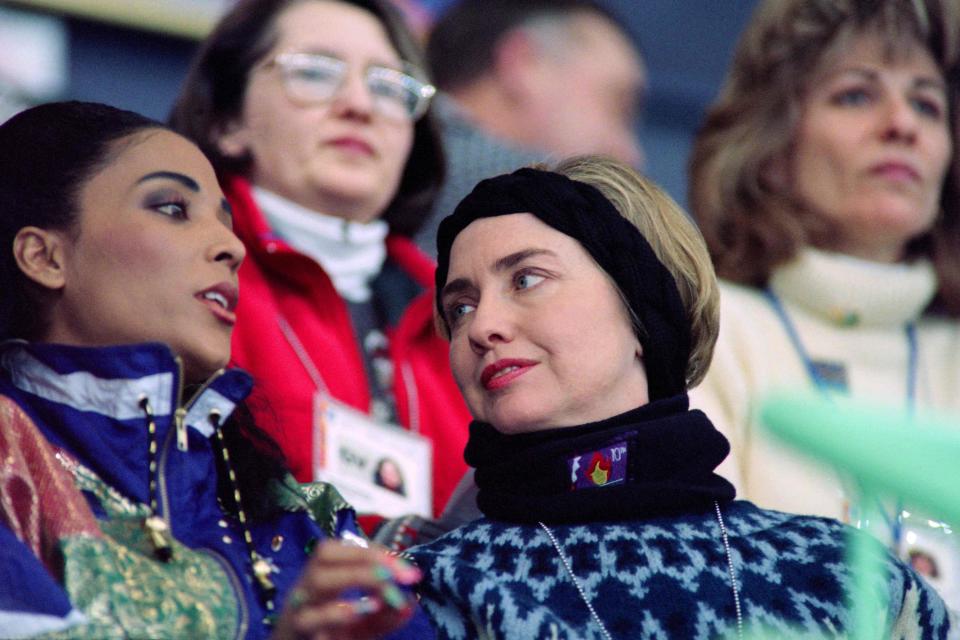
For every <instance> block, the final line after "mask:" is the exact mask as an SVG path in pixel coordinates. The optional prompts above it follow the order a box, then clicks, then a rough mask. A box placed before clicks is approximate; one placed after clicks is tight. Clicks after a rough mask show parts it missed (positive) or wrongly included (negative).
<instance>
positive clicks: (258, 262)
mask: <svg viewBox="0 0 960 640" xmlns="http://www.w3.org/2000/svg"><path fill="white" fill-rule="evenodd" d="M224 190H225V192H226V195H227V199H228V200H229V201H230V205H231V206H232V207H233V221H234V230H235V231H236V233H237V235H239V236H240V239H241V240H242V241H243V243H244V245H246V247H247V258H246V260H245V261H244V263H243V265H242V266H241V267H240V291H241V295H240V304H239V306H238V308H237V324H236V327H235V328H234V331H233V361H234V362H235V363H236V364H237V365H238V366H240V367H242V368H244V369H246V370H247V371H249V372H250V373H251V374H252V375H253V376H254V378H255V380H256V387H257V388H258V389H259V392H258V395H259V398H260V399H263V398H265V399H266V402H265V403H264V402H258V401H257V399H256V398H255V399H254V400H253V401H252V402H251V409H252V410H253V412H254V415H255V417H256V419H257V423H258V424H259V425H260V426H261V427H262V428H263V429H265V430H266V431H267V432H268V433H270V434H271V435H272V436H273V437H274V438H275V439H276V440H277V442H278V443H279V444H280V447H281V448H282V449H283V452H284V453H285V454H286V456H287V459H288V462H289V464H290V466H291V468H292V469H293V472H294V474H295V475H296V477H297V479H298V480H301V481H307V480H311V479H312V478H311V475H312V469H311V467H312V450H311V447H312V443H313V436H312V420H313V394H314V390H315V387H314V384H313V382H312V380H311V378H310V376H309V374H308V373H307V371H306V369H305V368H304V366H303V364H302V363H301V361H300V360H299V359H298V358H297V355H296V354H295V352H294V350H293V348H292V347H291V346H290V344H289V342H288V341H287V339H286V338H285V337H284V335H283V333H282V332H281V330H280V327H279V324H278V317H279V315H280V312H281V311H282V313H283V317H284V318H286V320H287V321H288V322H289V323H290V325H291V326H292V327H293V329H294V332H295V333H296V336H297V337H298V338H299V339H300V341H301V342H302V343H303V346H304V348H305V349H306V351H307V353H308V354H309V356H310V359H311V360H312V361H313V363H314V364H315V365H316V367H317V368H318V369H319V371H320V376H321V377H322V378H323V381H324V383H325V384H326V386H327V388H328V389H329V392H330V393H331V394H332V395H333V396H334V397H335V398H336V399H337V400H340V401H341V402H344V403H346V404H349V405H351V406H353V407H355V408H357V409H359V410H360V411H363V412H367V411H368V410H369V407H370V389H369V384H368V382H367V377H366V371H365V370H364V366H363V359H362V358H363V356H362V355H361V353H360V348H359V346H358V344H357V338H356V336H354V333H353V326H352V323H351V320H350V312H349V310H348V309H347V305H346V303H345V302H344V301H343V299H342V298H340V295H339V294H338V293H337V291H336V289H334V287H333V283H332V282H331V280H330V278H329V277H328V276H327V274H326V273H325V272H324V270H323V268H322V267H320V265H318V264H317V263H316V262H315V261H314V260H313V259H312V258H309V257H307V256H305V255H303V254H301V253H299V252H297V251H296V250H295V249H293V248H292V247H290V246H289V245H287V244H286V243H285V242H283V241H282V240H280V239H279V238H277V237H275V236H274V235H273V234H272V232H271V230H270V228H269V227H268V226H267V222H266V220H265V219H264V217H263V215H262V213H261V212H260V210H259V208H258V207H257V205H256V203H255V202H254V201H253V198H252V195H251V192H250V185H249V183H247V182H246V181H245V180H243V179H241V178H231V179H228V180H227V181H226V184H225V185H224ZM387 256H388V257H387V259H388V260H392V261H393V262H394V263H396V264H397V265H398V266H399V267H400V268H401V269H403V271H404V272H405V273H407V274H408V275H409V276H410V277H411V278H412V279H413V280H414V281H416V282H417V283H418V284H420V285H421V286H423V287H424V288H425V289H426V291H424V292H423V293H422V294H421V295H420V296H418V297H417V298H416V299H414V300H413V301H412V302H411V303H410V305H409V306H408V307H407V309H406V311H404V313H403V316H402V317H401V320H400V322H399V324H398V325H397V326H395V327H391V328H390V329H389V330H388V332H387V333H388V335H389V338H390V352H391V358H392V360H393V364H394V371H395V376H394V379H395V382H394V389H393V392H394V397H395V399H396V406H397V416H398V419H399V421H400V423H401V424H402V425H403V426H404V427H406V428H407V429H410V430H412V431H415V432H418V433H419V434H420V435H423V436H425V437H426V438H428V439H429V440H430V441H431V442H432V443H433V509H434V515H439V514H440V511H441V510H442V509H443V506H444V505H445V504H446V502H447V499H448V498H449V497H450V494H451V493H452V492H453V489H454V487H456V485H457V482H458V481H459V480H460V478H461V476H462V475H463V473H464V472H465V471H466V469H467V467H466V463H464V461H463V449H464V446H465V445H466V442H467V425H468V424H469V421H470V414H469V412H468V411H467V408H466V405H465V404H464V402H463V399H462V398H461V396H460V392H459V390H458V389H457V387H456V384H455V383H454V381H453V376H452V374H451V373H450V364H449V359H448V345H447V343H446V341H445V340H443V339H442V338H441V337H440V336H438V335H437V333H436V331H435V330H434V326H433V294H432V288H433V272H434V269H435V265H434V264H433V262H432V261H431V260H430V259H429V258H427V257H426V256H425V255H424V254H422V253H421V252H420V251H419V249H417V247H416V245H414V243H413V242H411V241H410V240H408V239H407V238H403V237H400V236H390V237H388V238H387Z"/></svg>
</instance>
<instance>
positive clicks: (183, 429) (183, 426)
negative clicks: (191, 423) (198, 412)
mask: <svg viewBox="0 0 960 640" xmlns="http://www.w3.org/2000/svg"><path fill="white" fill-rule="evenodd" d="M186 418H187V410H186V409H184V408H183V407H180V408H178V409H177V410H176V411H174V412H173V424H174V425H175V426H176V429H177V449H179V450H180V451H186V450H187V448H188V447H187V423H186Z"/></svg>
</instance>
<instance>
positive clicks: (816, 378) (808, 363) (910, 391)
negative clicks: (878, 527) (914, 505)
mask: <svg viewBox="0 0 960 640" xmlns="http://www.w3.org/2000/svg"><path fill="white" fill-rule="evenodd" d="M764 295H765V296H766V298H767V300H768V301H769V302H770V306H771V307H773V310H774V311H775V312H776V314H777V316H778V317H779V318H780V323H781V324H782V325H783V328H784V330H785V331H786V332H787V336H788V337H789V338H790V342H791V343H792V344H793V348H794V350H795V351H796V352H797V355H798V356H800V359H801V360H802V361H803V366H804V368H805V369H806V370H807V375H809V376H810V379H811V380H812V381H813V383H814V385H816V387H817V389H818V390H819V391H821V392H822V393H823V394H824V395H825V396H827V397H829V393H828V392H829V389H830V384H829V382H828V381H827V380H825V379H824V377H823V375H822V374H821V373H820V370H819V369H818V368H817V366H816V364H815V363H814V361H813V358H811V357H810V354H809V353H808V352H807V350H806V348H805V347H804V344H803V341H802V340H801V339H800V332H799V331H797V327H796V325H795V324H794V323H793V319H792V318H791V317H790V314H789V313H787V309H786V307H784V306H783V302H782V301H781V300H780V298H779V297H778V296H777V294H775V293H774V292H773V291H772V290H771V289H770V288H769V287H767V288H766V289H764ZM904 332H905V333H906V338H907V397H906V401H907V412H908V413H910V414H911V415H912V414H913V413H914V412H915V410H916V403H917V361H918V351H919V350H918V348H917V328H916V325H915V324H914V323H913V322H908V323H907V325H906V326H905V327H904ZM878 507H879V509H878V510H879V512H880V514H881V515H882V516H883V519H884V521H885V522H886V524H887V526H888V527H889V528H890V532H891V536H892V538H893V543H894V548H899V546H900V538H901V536H902V533H903V517H902V513H903V503H902V502H901V500H900V499H899V498H898V499H897V505H896V509H895V511H894V515H893V516H892V517H891V516H890V514H888V513H887V510H886V509H885V508H883V506H882V505H878Z"/></svg>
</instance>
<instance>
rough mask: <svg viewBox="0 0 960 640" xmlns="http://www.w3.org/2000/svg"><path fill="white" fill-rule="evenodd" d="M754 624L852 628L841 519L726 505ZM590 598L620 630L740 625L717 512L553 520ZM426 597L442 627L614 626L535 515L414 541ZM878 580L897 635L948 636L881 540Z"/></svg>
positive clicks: (462, 637) (798, 629)
mask: <svg viewBox="0 0 960 640" xmlns="http://www.w3.org/2000/svg"><path fill="white" fill-rule="evenodd" d="M723 513H724V522H725V525H726V527H727V530H728V534H729V542H730V550H731V557H732V561H733V565H734V570H735V573H736V577H737V583H738V586H739V593H740V599H741V605H742V611H743V619H744V625H745V629H746V631H747V633H748V635H749V634H751V633H753V634H756V636H755V637H764V638H766V637H770V638H773V637H776V638H844V637H847V635H848V633H849V625H850V612H849V610H848V608H847V606H846V604H845V603H846V601H847V596H848V592H849V590H850V588H851V573H850V569H849V566H848V565H847V564H846V563H845V560H844V558H845V544H844V543H845V536H847V535H863V534H861V533H859V532H855V531H853V530H852V529H850V528H848V527H845V526H844V525H842V524H840V523H838V522H836V521H834V520H830V519H826V518H818V517H809V516H795V515H791V514H786V513H782V512H776V511H768V510H762V509H759V508H757V507H756V506H754V505H753V504H751V503H749V502H744V501H736V502H733V503H730V504H728V505H726V506H724V507H723ZM551 530H552V532H553V533H554V535H555V537H556V540H557V543H558V544H559V545H560V547H561V548H562V550H563V554H564V556H565V557H566V558H567V560H568V561H569V563H570V567H571V569H572V572H573V573H574V575H576V579H577V581H579V583H580V584H581V585H582V587H583V590H584V594H585V597H586V599H588V600H589V601H590V603H591V604H592V605H593V607H594V608H595V610H596V612H597V615H598V616H599V618H600V619H601V620H602V621H603V624H604V625H605V626H606V627H607V629H608V631H609V632H610V634H611V636H612V637H613V638H644V639H646V638H649V639H662V640H667V639H669V640H683V639H704V640H706V639H708V638H718V637H735V635H736V625H737V623H736V611H735V607H734V598H733V590H732V588H731V583H730V574H729V570H728V565H727V556H726V553H725V551H724V545H723V539H722V535H721V530H720V526H719V523H718V521H717V518H716V514H715V513H714V512H713V511H712V510H708V511H706V512H703V513H697V514H687V515H684V516H680V517H664V518H651V519H643V520H630V521H623V522H595V523H591V524H586V525H556V526H552V527H551ZM411 553H412V556H413V558H414V559H415V561H416V562H417V564H418V565H419V566H420V568H421V569H422V570H423V571H424V574H425V578H424V581H423V584H422V590H421V604H422V606H423V607H424V609H425V610H426V612H427V614H428V615H429V616H430V618H431V619H432V621H433V623H434V626H435V627H436V630H437V637H438V638H448V639H451V640H466V639H474V638H477V639H480V638H483V639H492V638H503V639H506V638H528V639H531V640H533V639H545V640H546V639H558V638H570V639H573V638H582V639H586V640H594V639H597V640H599V639H601V638H603V636H602V634H601V631H600V629H599V627H598V626H597V625H596V623H595V622H594V621H593V620H592V618H591V615H590V612H589V610H588V608H587V606H586V604H585V602H584V600H583V598H581V596H580V594H579V593H578V591H577V588H576V586H575V584H574V582H573V581H572V579H571V576H570V575H569V574H568V573H567V570H566V569H565V568H564V565H563V563H562V562H561V560H560V557H559V556H558V553H557V550H556V549H555V548H554V546H553V544H552V543H551V541H550V539H549V538H548V537H547V535H546V533H545V532H544V530H543V529H542V528H541V527H540V526H538V525H513V524H508V523H503V522H496V521H493V520H489V519H480V520H477V521H475V522H473V523H472V524H470V525H467V526H465V527H461V528H460V529H457V530H455V531H453V532H451V533H449V534H447V535H446V536H443V537H442V538H440V539H438V540H436V541H434V542H433V543H431V544H429V545H426V546H423V547H418V548H415V549H413V550H412V552H411ZM876 554H877V556H876V557H877V560H878V568H879V571H878V572H877V575H876V577H875V582H874V585H875V592H876V593H877V594H878V595H880V596H882V597H886V598H889V603H888V606H887V608H886V610H885V611H886V619H885V620H884V625H885V628H886V629H888V630H889V635H888V636H887V637H890V638H897V639H901V638H902V639H907V638H910V639H920V638H923V639H927V638H931V639H932V638H947V637H948V630H949V627H950V621H949V618H948V615H947V613H946V610H945V608H944V606H943V602H942V601H941V600H940V598H939V597H938V596H937V595H936V594H935V593H934V592H933V591H932V590H931V588H930V587H929V586H928V585H927V584H926V583H925V582H923V581H922V580H921V579H920V578H918V577H917V575H916V574H915V573H914V572H913V571H912V570H911V569H909V568H907V567H906V566H905V565H903V564H902V563H899V562H897V561H896V559H895V558H893V557H892V556H891V555H889V554H888V553H887V552H886V551H885V550H883V549H882V548H880V546H879V545H877V546H876Z"/></svg>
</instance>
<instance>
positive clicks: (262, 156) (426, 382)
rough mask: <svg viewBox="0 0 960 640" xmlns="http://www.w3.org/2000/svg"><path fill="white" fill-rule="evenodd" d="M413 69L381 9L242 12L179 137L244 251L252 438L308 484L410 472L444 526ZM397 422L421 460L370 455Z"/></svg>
mask: <svg viewBox="0 0 960 640" xmlns="http://www.w3.org/2000/svg"><path fill="white" fill-rule="evenodd" d="M419 63H420V54H419V52H418V50H417V48H416V46H415V45H414V42H413V40H412V38H411V37H410V34H409V32H408V31H407V29H406V27H405V26H404V25H403V24H402V22H401V20H400V17H399V15H398V14H397V13H396V12H395V10H394V9H393V8H392V7H390V6H386V5H385V4H383V3H381V2H380V1H379V0H350V1H340V0H300V1H297V0H241V1H240V2H239V3H238V4H237V5H236V6H235V7H234V8H233V9H232V10H231V11H230V12H229V13H227V14H226V16H225V17H224V18H223V19H222V20H221V22H220V23H219V25H218V26H217V27H216V28H215V29H214V31H213V33H212V34H211V35H210V36H209V38H208V39H207V40H206V42H205V43H204V44H203V46H202V47H201V49H200V51H199V53H198V55H197V58H196V60H195V61H194V64H193V67H192V69H191V71H190V73H189V75H188V77H187V80H186V83H185V85H184V87H183V90H182V92H181V95H180V97H179V99H178V101H177V103H176V105H175V107H174V110H173V114H172V124H173V126H174V127H175V128H176V129H178V130H180V131H181V132H183V133H185V134H186V135H187V136H188V137H191V138H193V139H194V140H195V141H197V142H198V144H199V145H200V146H201V148H202V149H203V150H204V151H206V152H207V153H208V154H209V156H210V157H211V158H212V159H213V162H214V165H215V167H216V168H217V171H218V174H219V175H220V177H221V181H222V182H223V184H224V191H225V193H226V194H227V198H228V200H229V201H230V203H231V205H232V206H233V210H234V220H235V227H236V232H237V234H238V235H239V236H240V238H241V239H242V240H243V242H244V244H245V245H246V247H247V251H248V259H247V261H246V262H245V263H244V265H243V267H242V268H241V270H240V282H241V287H242V289H243V293H244V296H243V302H241V303H240V307H239V308H238V310H237V316H238V318H239V320H238V322H237V325H236V329H235V331H234V339H233V354H234V360H235V361H236V363H237V364H239V365H240V366H242V367H244V368H246V369H247V370H249V371H251V372H252V373H253V374H254V375H255V376H256V377H257V378H258V383H259V384H260V385H261V388H262V390H263V394H264V395H265V398H266V402H261V403H260V404H259V406H257V404H256V403H255V406H254V409H255V411H258V409H259V411H258V413H259V415H258V416H257V417H258V420H259V422H260V423H261V424H263V425H265V427H266V428H267V429H268V430H271V431H272V434H273V435H274V436H275V437H276V438H277V440H278V441H279V442H280V444H281V447H282V448H283V450H284V452H285V453H286V455H287V457H288V459H289V463H290V465H291V467H292V469H293V470H294V472H295V473H296V475H297V476H298V478H299V479H301V480H307V479H310V478H311V476H312V475H313V472H314V464H318V463H319V464H323V465H327V466H335V465H341V467H349V466H350V465H353V467H350V468H355V470H356V471H357V474H356V475H357V477H358V478H359V477H361V475H362V477H363V478H365V479H369V478H370V477H371V471H372V469H373V466H374V464H375V462H376V460H377V459H379V457H383V456H385V455H390V456H391V457H393V458H395V459H396V458H402V459H404V460H406V461H407V463H408V464H410V462H411V460H413V461H415V464H416V467H417V468H419V469H421V473H423V474H424V477H425V484H426V485H428V486H427V487H425V490H423V491H420V492H419V495H420V496H421V497H422V498H425V495H426V493H427V492H429V490H430V487H429V485H430V484H432V501H429V500H425V502H426V509H427V510H432V511H434V513H438V512H439V511H440V508H442V506H443V505H444V503H445V502H446V500H447V498H448V496H449V494H450V493H451V491H452V490H453V488H454V486H455V485H456V483H457V481H458V480H459V478H460V476H461V475H462V474H463V472H464V471H465V465H464V463H463V461H462V460H461V457H460V455H459V453H456V452H460V451H462V450H463V446H464V444H465V443H466V437H467V431H466V425H467V423H468V421H469V418H468V412H467V410H466V408H465V406H464V404H463V401H462V400H461V399H460V397H459V394H458V392H457V389H456V386H455V384H454V382H453V378H452V376H451V375H450V373H449V365H448V363H447V358H446V346H445V344H444V343H443V342H442V341H441V340H440V339H439V338H438V337H437V336H436V335H435V332H434V329H433V326H432V310H431V300H430V295H429V292H428V290H429V288H430V285H431V282H432V275H433V264H432V263H431V262H430V261H429V260H428V259H427V258H426V257H425V256H423V255H422V254H421V253H420V252H419V251H418V250H417V249H416V248H415V245H414V244H413V243H412V242H411V241H410V240H409V237H410V236H411V235H412V234H413V233H414V232H415V231H416V230H417V228H418V226H419V225H420V223H421V221H422V218H423V214H424V212H426V211H427V210H428V209H429V207H430V204H431V202H432V200H433V198H434V195H435V193H436V190H437V188H438V186H439V184H440V182H441V181H442V179H443V167H444V163H443V157H442V152H441V149H440V146H439V138H438V136H437V134H436V130H435V125H434V122H433V121H432V119H431V116H430V112H429V103H430V98H431V96H432V95H433V92H434V89H433V87H432V86H430V85H429V84H428V83H427V82H426V80H425V78H424V74H423V72H422V71H420V64H419ZM344 416H347V418H348V419H346V420H344V419H343V418H344ZM371 422H372V423H374V424H372V425H371V424H370V423H371ZM391 424H400V425H402V426H404V427H406V429H407V430H408V433H409V432H413V434H414V437H419V438H422V439H423V440H421V441H420V444H421V445H423V446H422V447H420V448H417V446H418V445H414V451H415V452H414V453H409V454H405V453H404V452H401V451H384V452H380V453H379V454H373V455H371V452H370V451H366V447H367V446H375V445H377V444H378V443H379V444H382V443H383V442H386V440H384V439H383V438H380V437H379V436H378V435H377V434H380V433H387V434H388V435H389V434H390V433H393V432H398V431H399V430H393V431H387V432H380V431H378V430H377V429H378V428H379V427H378V425H379V426H383V425H391ZM271 425H273V427H272V428H271ZM315 425H316V426H318V427H320V428H319V429H317V430H316V432H317V433H318V434H319V435H318V439H317V440H316V442H315V440H314V433H315V429H314V427H315ZM354 436H357V437H359V438H360V440H359V441H357V440H352V441H350V442H346V444H344V440H343V439H342V438H347V439H348V440H349V438H352V437H354ZM334 437H337V438H341V439H340V440H331V439H330V438H334ZM324 438H326V439H324ZM334 441H335V442H338V443H339V444H337V445H336V446H334V445H332V444H331V443H332V442H334ZM384 446H386V445H384ZM391 446H392V445H391ZM344 447H346V449H345V448H344ZM351 447H352V449H351ZM424 452H425V453H424ZM450 452H454V453H450ZM431 454H432V455H431ZM338 456H339V457H338ZM367 457H369V458H370V459H367ZM431 457H432V465H433V469H432V475H431V474H429V473H427V472H425V471H423V469H425V468H426V467H429V465H430V464H431V460H430V458H431ZM404 473H405V475H406V476H407V477H408V479H409V477H410V476H409V473H408V470H407V469H404ZM430 478H432V481H430V480H429V479H430ZM408 489H410V491H411V492H416V491H417V489H416V487H408ZM372 490H373V491H376V490H377V489H376V488H373V489H372ZM360 506H361V507H363V505H360Z"/></svg>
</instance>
